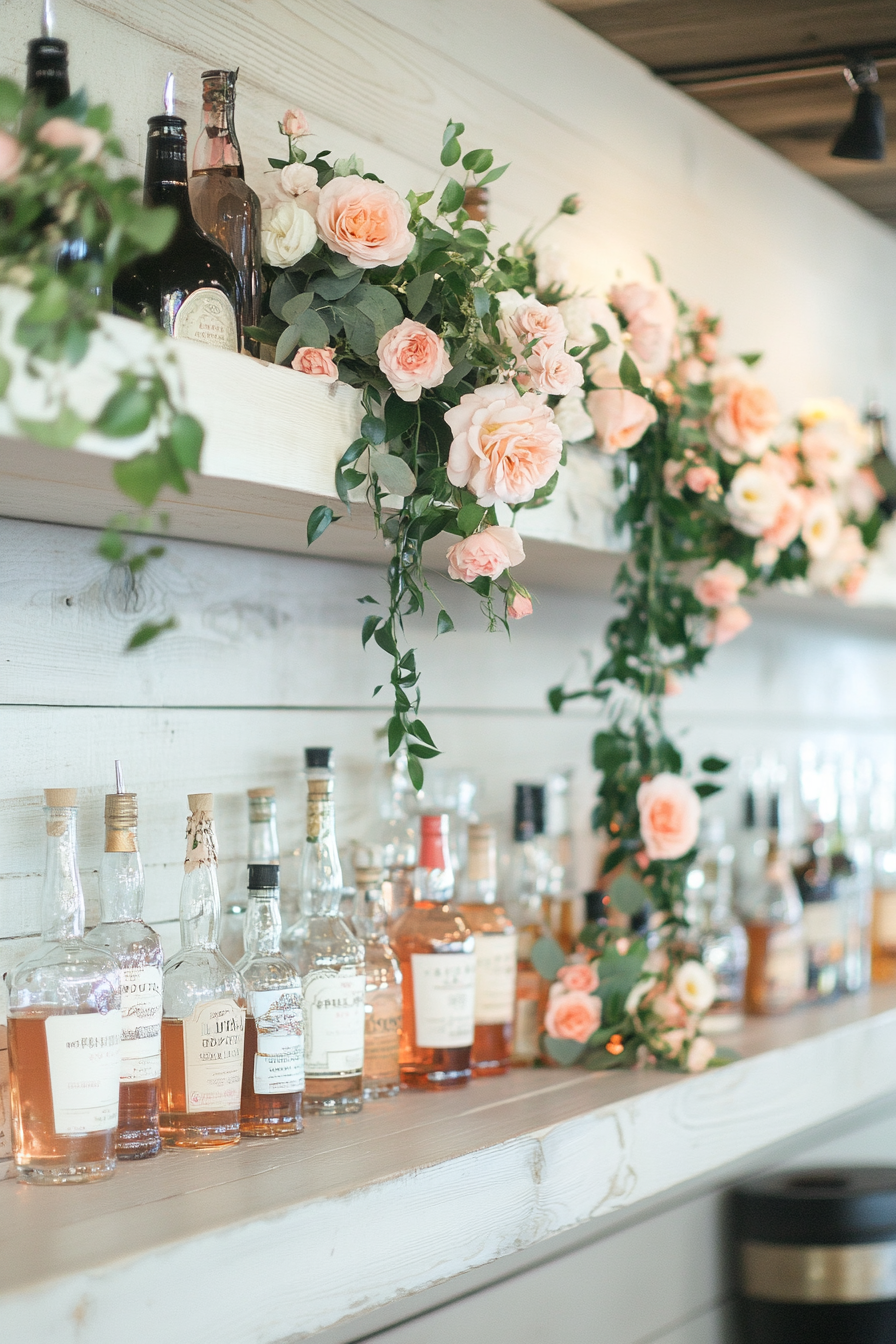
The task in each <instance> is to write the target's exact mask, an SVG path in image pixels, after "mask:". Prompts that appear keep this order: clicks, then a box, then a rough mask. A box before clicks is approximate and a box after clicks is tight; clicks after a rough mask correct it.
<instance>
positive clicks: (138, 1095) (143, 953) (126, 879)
mask: <svg viewBox="0 0 896 1344" xmlns="http://www.w3.org/2000/svg"><path fill="white" fill-rule="evenodd" d="M115 781H116V785H117V791H116V792H115V793H107V794H106V812H105V821H106V845H105V851H104V853H103V858H102V862H101V864H100V873H99V878H100V882H99V886H100V916H101V923H99V924H97V926H96V928H95V929H91V931H90V933H88V935H87V942H88V943H93V944H94V946H96V947H101V948H104V949H105V951H107V952H108V953H109V955H110V956H111V957H112V958H113V959H114V960H115V962H116V964H117V966H118V968H119V970H120V972H121V1092H120V1096H119V1102H118V1135H117V1137H116V1140H115V1152H116V1154H117V1156H118V1157H121V1158H140V1157H152V1156H154V1154H156V1153H158V1152H159V1151H160V1149H161V1147H162V1140H161V1136H160V1134H159V1080H160V1076H161V1072H162V964H163V961H164V955H163V953H162V944H161V941H160V939H159V935H158V934H157V933H156V931H155V929H151V928H150V927H149V925H148V924H145V923H144V922H143V897H144V881H143V863H142V860H141V858H140V851H139V849H138V848H137V795H136V794H135V793H125V791H124V785H123V783H122V778H121V764H120V762H119V761H116V762H115Z"/></svg>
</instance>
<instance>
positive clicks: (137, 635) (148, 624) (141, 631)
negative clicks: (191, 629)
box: [125, 616, 177, 653]
mask: <svg viewBox="0 0 896 1344" xmlns="http://www.w3.org/2000/svg"><path fill="white" fill-rule="evenodd" d="M176 629H177V621H176V620H175V619H174V617H173V616H169V617H168V619H167V621H162V622H161V624H157V623H156V622H155V621H144V622H143V624H142V625H139V626H138V627H137V629H136V630H135V631H134V633H133V634H132V635H131V637H130V639H129V640H128V642H127V644H126V645H125V652H126V653H130V652H131V650H132V649H142V648H143V646H144V644H149V643H151V642H152V640H154V639H158V637H159V635H163V634H164V633H165V631H166V630H176Z"/></svg>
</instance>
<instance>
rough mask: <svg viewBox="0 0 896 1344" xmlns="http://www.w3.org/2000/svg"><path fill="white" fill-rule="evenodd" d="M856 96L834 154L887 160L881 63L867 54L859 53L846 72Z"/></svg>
mask: <svg viewBox="0 0 896 1344" xmlns="http://www.w3.org/2000/svg"><path fill="white" fill-rule="evenodd" d="M843 75H844V78H845V79H846V82H847V84H848V85H849V87H850V88H851V89H852V91H853V93H854V94H855V95H856V103H855V107H854V108H853V113H852V120H851V121H850V122H849V125H847V126H844V128H843V130H842V131H841V132H840V134H839V135H838V136H837V140H836V143H835V145H834V148H833V149H832V150H831V154H832V155H833V156H834V158H835V159H877V160H880V159H885V158H886V156H887V127H886V119H885V117H884V105H883V102H882V101H881V96H880V94H879V93H878V92H877V91H876V90H875V88H874V85H875V84H876V83H877V66H876V65H875V64H874V61H873V60H872V59H871V57H870V56H868V55H867V54H866V53H864V52H863V53H862V54H861V55H857V56H855V57H854V58H853V59H852V60H851V61H850V63H849V65H848V66H847V67H846V68H845V69H844V71H843Z"/></svg>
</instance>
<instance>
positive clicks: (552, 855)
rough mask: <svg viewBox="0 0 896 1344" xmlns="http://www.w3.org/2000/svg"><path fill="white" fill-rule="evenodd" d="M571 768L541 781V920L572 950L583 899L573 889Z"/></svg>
mask: <svg viewBox="0 0 896 1344" xmlns="http://www.w3.org/2000/svg"><path fill="white" fill-rule="evenodd" d="M571 785H572V771H571V770H565V771H562V772H557V773H555V774H553V775H550V776H549V777H548V780H547V783H546V784H545V819H544V820H545V825H544V830H545V849H546V852H547V854H548V858H549V869H548V880H547V896H546V897H545V901H544V916H545V922H546V923H547V925H548V927H549V928H550V931H551V933H552V934H553V936H554V937H555V938H556V939H557V942H558V943H559V944H560V946H561V947H562V948H563V951H564V952H567V953H569V952H572V950H573V948H574V946H575V942H576V936H577V934H578V932H579V930H580V929H581V927H582V925H583V924H584V922H585V918H584V913H585V912H584V902H583V900H582V898H581V897H580V896H579V895H578V893H577V892H576V889H575V865H574V854H573V840H572V816H571V809H570V802H571V798H570V793H571Z"/></svg>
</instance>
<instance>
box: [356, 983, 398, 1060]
mask: <svg viewBox="0 0 896 1344" xmlns="http://www.w3.org/2000/svg"><path fill="white" fill-rule="evenodd" d="M400 1031H401V987H400V986H399V985H382V986H380V987H378V988H377V989H375V990H371V991H370V993H369V994H368V996H367V1017H366V1030H365V1032H364V1077H365V1079H366V1078H371V1079H374V1078H382V1079H389V1078H391V1079H394V1080H395V1081H396V1082H397V1081H398V1035H399V1032H400Z"/></svg>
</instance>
